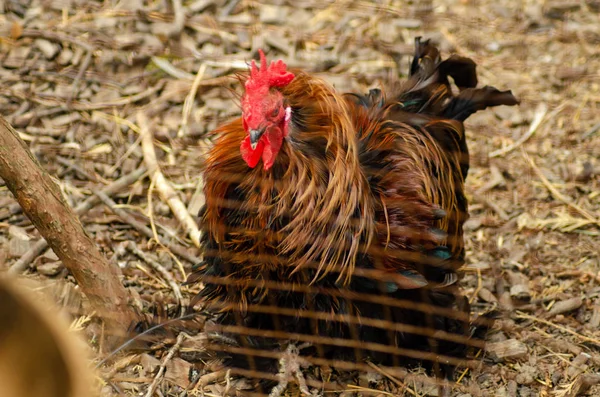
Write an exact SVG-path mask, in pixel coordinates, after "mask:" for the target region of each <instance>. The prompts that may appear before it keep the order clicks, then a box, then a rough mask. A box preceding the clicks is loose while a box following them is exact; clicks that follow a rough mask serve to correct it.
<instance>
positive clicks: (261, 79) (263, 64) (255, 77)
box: [246, 50, 295, 90]
mask: <svg viewBox="0 0 600 397" xmlns="http://www.w3.org/2000/svg"><path fill="white" fill-rule="evenodd" d="M258 54H259V55H260V69H259V68H258V67H257V66H256V62H255V61H254V60H253V61H252V65H251V67H250V77H249V78H248V80H247V81H246V90H257V89H260V88H263V87H267V88H268V87H284V86H286V85H288V84H289V83H290V82H291V81H292V80H293V79H294V77H295V76H294V74H293V73H291V72H288V71H287V70H286V69H287V65H286V64H285V63H284V62H283V61H282V60H281V59H280V60H278V61H276V62H271V64H270V65H269V66H267V58H266V57H265V53H264V52H263V51H262V50H258Z"/></svg>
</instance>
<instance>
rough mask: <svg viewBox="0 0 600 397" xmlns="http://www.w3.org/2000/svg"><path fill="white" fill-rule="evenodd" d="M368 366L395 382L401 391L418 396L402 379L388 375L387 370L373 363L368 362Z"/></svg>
mask: <svg viewBox="0 0 600 397" xmlns="http://www.w3.org/2000/svg"><path fill="white" fill-rule="evenodd" d="M367 364H369V366H370V367H371V368H373V369H374V370H375V371H377V372H379V373H380V374H382V375H383V376H385V377H386V378H388V379H389V380H391V381H392V382H394V383H395V384H396V386H398V387H400V390H406V391H407V392H409V393H410V394H412V395H413V396H418V394H417V393H416V392H415V391H414V390H412V389H411V388H410V387H408V386H407V385H406V384H405V383H404V382H402V381H401V380H400V379H397V378H396V377H395V376H393V375H392V374H390V373H388V372H387V371H386V370H384V369H383V368H381V367H379V366H377V365H375V364H373V363H372V362H370V361H369V362H367Z"/></svg>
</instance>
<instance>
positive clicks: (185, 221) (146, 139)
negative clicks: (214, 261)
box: [137, 112, 200, 247]
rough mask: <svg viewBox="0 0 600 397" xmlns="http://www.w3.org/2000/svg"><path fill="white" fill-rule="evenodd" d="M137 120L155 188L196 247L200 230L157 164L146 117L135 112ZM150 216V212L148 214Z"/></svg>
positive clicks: (198, 242)
mask: <svg viewBox="0 0 600 397" xmlns="http://www.w3.org/2000/svg"><path fill="white" fill-rule="evenodd" d="M137 121H138V125H139V127H140V134H141V135H142V153H143V154H144V162H145V163H146V167H148V171H149V172H150V179H151V180H154V181H155V184H156V189H157V190H158V192H159V194H160V196H161V198H162V199H163V200H164V201H165V202H166V203H167V205H168V206H169V208H171V211H172V212H173V215H175V218H177V220H178V221H179V223H180V224H181V225H182V226H183V227H184V228H185V229H186V231H187V234H188V235H189V236H190V239H191V240H192V242H193V243H194V245H195V246H196V247H200V230H199V229H198V225H196V222H195V221H194V219H193V218H192V216H191V215H190V213H189V212H188V210H187V208H186V207H185V205H184V204H183V203H182V202H181V200H180V199H179V196H177V193H176V192H175V190H173V188H172V187H171V185H170V183H169V182H168V181H167V179H166V178H165V176H164V175H163V173H162V172H161V170H160V167H159V166H158V161H157V160H156V152H155V151H154V144H153V143H152V139H153V136H152V133H151V131H150V127H149V125H148V118H147V117H146V115H145V114H144V113H143V112H138V113H137ZM148 215H149V216H151V214H148Z"/></svg>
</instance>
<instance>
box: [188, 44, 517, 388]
mask: <svg viewBox="0 0 600 397" xmlns="http://www.w3.org/2000/svg"><path fill="white" fill-rule="evenodd" d="M260 57H261V61H260V67H258V66H257V65H256V64H255V63H254V62H253V63H252V65H251V70H250V73H249V76H247V77H242V79H243V81H244V83H245V92H244V94H243V96H242V99H241V107H242V117H241V118H239V119H237V120H234V121H232V122H230V123H229V124H226V125H224V126H222V127H220V128H219V129H218V130H217V131H216V134H217V135H218V138H217V140H216V142H215V145H214V147H213V148H212V150H211V151H210V153H209V155H208V159H207V161H206V169H205V173H204V182H205V189H204V193H205V196H206V205H205V207H204V208H203V210H202V211H201V229H202V236H203V241H202V243H203V247H204V250H205V252H204V261H203V262H202V263H200V264H198V265H197V266H196V267H195V273H193V274H192V275H191V276H190V278H189V280H188V281H189V282H194V281H201V282H203V283H204V285H205V287H204V289H203V290H202V291H201V292H200V294H199V295H198V297H197V300H198V301H199V302H201V303H203V304H204V305H205V306H204V307H205V308H206V309H207V310H208V311H209V312H212V313H214V314H215V317H214V323H213V324H212V327H211V326H210V325H209V326H207V333H208V337H209V342H210V343H211V347H212V348H214V349H215V350H220V351H222V353H221V356H222V357H224V358H225V365H226V366H228V367H232V373H235V369H234V368H238V369H241V371H238V373H240V374H248V373H249V372H248V371H244V370H248V369H249V370H251V372H250V373H254V374H256V375H255V376H256V377H261V376H263V379H267V378H269V376H267V375H264V374H265V373H273V372H279V373H280V374H281V373H282V371H283V372H284V373H286V371H287V372H289V368H290V367H289V361H290V360H289V358H286V357H288V356H289V346H288V347H287V348H286V345H287V344H288V343H290V342H291V343H298V344H302V345H303V349H299V354H301V355H302V356H303V357H302V360H303V361H302V363H303V364H302V365H303V366H310V365H323V364H324V363H326V364H327V365H329V366H331V367H333V368H336V369H337V368H340V369H341V368H358V366H360V364H361V363H364V362H365V361H366V360H369V361H373V362H376V363H379V364H383V365H390V366H393V367H398V366H400V365H407V364H413V363H421V362H423V363H424V364H425V365H426V366H428V367H429V368H433V369H434V370H435V371H434V372H435V373H436V374H438V375H440V376H441V375H444V376H446V377H451V376H452V375H453V372H454V368H455V367H456V366H457V365H459V364H460V363H462V362H464V358H465V356H466V354H467V350H468V349H467V348H468V347H469V346H476V347H482V345H483V343H482V342H481V341H479V343H476V341H473V340H472V339H471V337H472V336H473V335H474V333H475V331H476V330H477V328H478V327H476V326H472V325H473V324H472V323H471V321H470V313H469V312H470V310H469V304H468V302H467V300H466V298H465V297H464V295H463V293H462V291H461V289H460V288H459V287H458V285H457V281H458V280H459V278H460V274H459V272H458V270H459V268H460V267H461V266H462V265H463V264H464V259H465V258H464V241H463V223H464V221H465V220H466V219H467V217H468V209H467V199H466V197H465V192H464V180H465V178H466V176H467V172H468V169H469V154H468V149H467V143H466V137H465V131H464V125H463V121H464V120H466V119H467V118H468V117H469V116H470V115H471V114H473V113H474V112H476V111H478V110H483V109H486V108H487V107H490V106H498V105H515V104H516V103H517V100H516V99H515V97H514V96H513V95H512V93H511V92H510V91H499V90H497V89H495V88H493V87H489V86H486V87H483V88H475V87H476V85H477V76H476V72H475V68H476V65H475V63H474V62H473V61H472V60H470V59H468V58H464V57H460V56H457V55H453V56H451V57H449V58H448V59H445V60H442V59H441V56H440V54H439V51H438V50H437V48H435V47H434V46H433V45H431V44H430V43H429V41H424V42H423V41H421V40H420V39H417V40H416V50H415V56H414V60H413V62H412V65H411V70H410V72H411V75H410V78H409V79H408V80H407V81H404V82H393V83H391V84H389V85H388V86H387V87H385V90H384V89H381V90H380V89H372V90H371V91H370V92H369V93H368V94H366V95H361V94H346V95H341V94H339V93H337V92H336V91H335V90H334V88H333V87H331V86H330V85H329V84H327V83H326V82H324V81H323V80H321V79H319V78H317V77H315V76H312V75H310V74H308V73H305V72H303V71H300V70H291V71H288V70H287V69H286V65H285V64H284V63H283V61H281V60H279V61H276V62H272V63H270V64H269V63H268V62H267V60H266V57H265V56H264V54H263V53H262V52H260ZM449 78H452V80H453V81H454V83H455V84H456V86H457V87H458V91H459V93H457V94H454V93H453V91H452V89H451V86H450V81H449ZM286 349H287V350H286ZM292 350H293V351H296V349H292ZM286 351H287V352H288V353H286ZM286 354H287V356H286ZM331 360H338V361H335V362H334V361H331ZM286 363H288V364H286ZM297 365H298V364H296V367H297ZM296 367H294V368H296ZM286 368H287V369H286ZM294 371H295V372H297V371H298V369H297V368H296V369H294ZM284 375H285V376H284V378H285V379H287V376H288V375H290V374H284ZM271 379H273V378H272V377H271ZM279 385H280V386H281V385H282V383H281V382H280V383H279Z"/></svg>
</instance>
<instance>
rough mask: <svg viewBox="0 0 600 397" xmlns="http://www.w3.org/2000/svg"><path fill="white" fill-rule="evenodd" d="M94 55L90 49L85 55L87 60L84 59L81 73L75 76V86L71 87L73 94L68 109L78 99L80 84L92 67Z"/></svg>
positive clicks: (68, 101) (70, 96) (70, 95)
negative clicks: (88, 69) (74, 99)
mask: <svg viewBox="0 0 600 397" xmlns="http://www.w3.org/2000/svg"><path fill="white" fill-rule="evenodd" d="M92 55H94V51H93V49H88V50H87V53H86V54H85V58H83V62H81V66H80V67H79V71H78V72H77V76H75V80H73V84H72V85H71V93H70V94H69V97H68V98H67V107H71V103H72V102H73V98H76V97H77V95H78V94H79V82H80V81H81V79H82V78H83V75H84V74H85V71H86V70H87V68H88V67H89V66H90V63H91V62H92Z"/></svg>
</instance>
